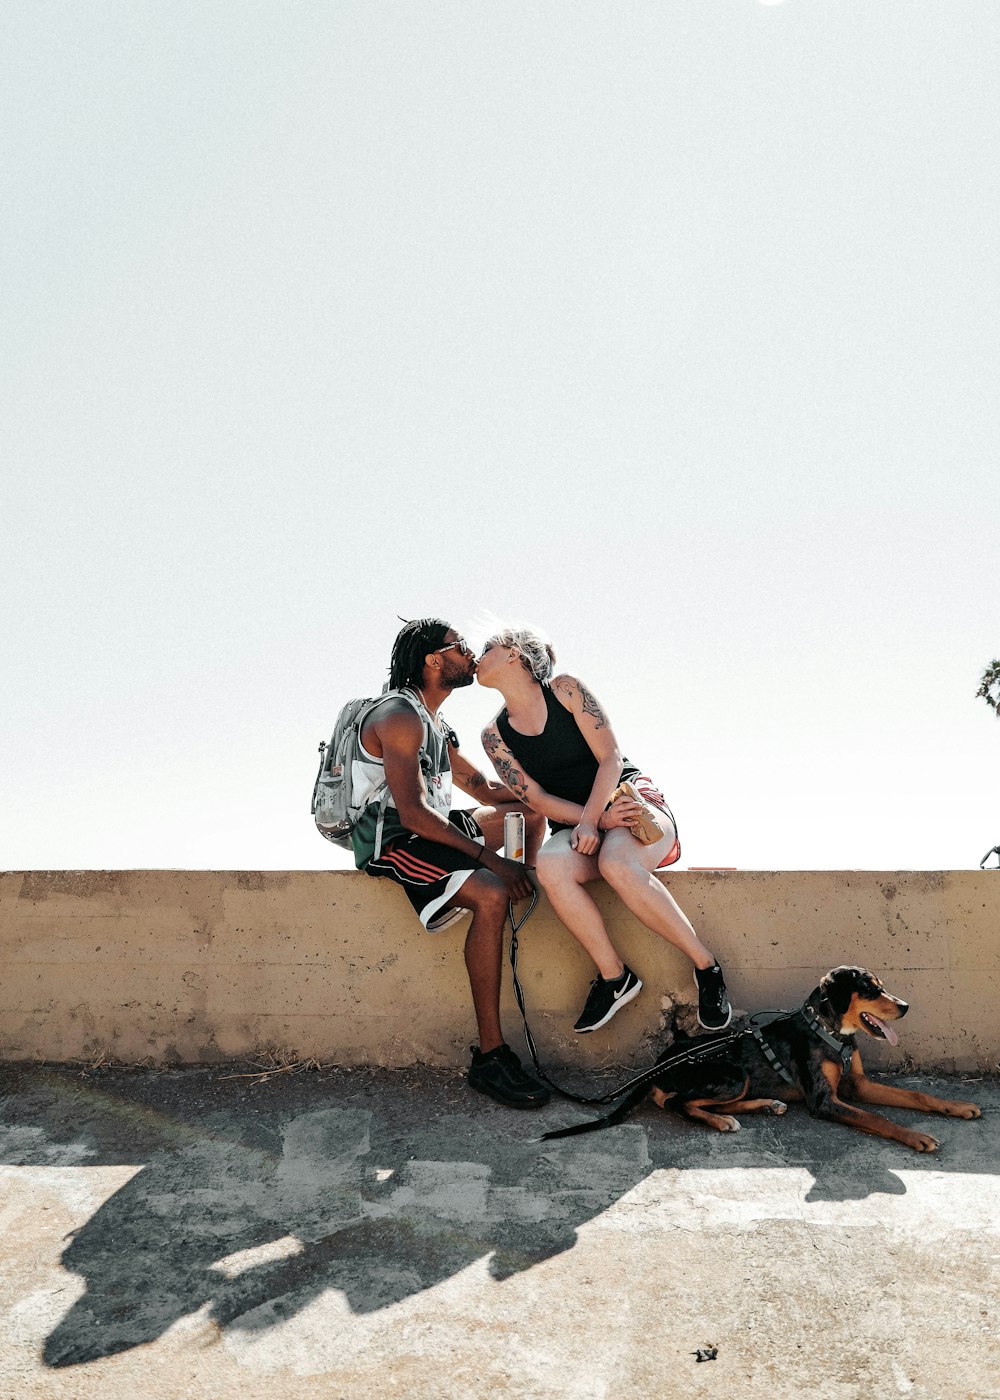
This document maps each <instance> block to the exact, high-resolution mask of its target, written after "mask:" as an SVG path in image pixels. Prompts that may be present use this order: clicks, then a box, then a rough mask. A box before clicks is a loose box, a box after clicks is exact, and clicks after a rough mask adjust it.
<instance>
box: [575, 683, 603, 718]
mask: <svg viewBox="0 0 1000 1400" xmlns="http://www.w3.org/2000/svg"><path fill="white" fill-rule="evenodd" d="M576 684H577V689H578V690H579V692H580V699H581V700H582V701H583V713H584V714H585V715H590V717H591V719H593V721H594V728H595V729H603V728H604V726H605V725H606V724H607V722H608V717H607V715H606V714H605V713H604V711H603V710H602V709H601V707H600V705H599V704H598V703H597V697H596V696H595V695H593V694H592V693H591V692H590V691H589V690H588V689H587V687H586V686H585V685H584V683H583V681H577V683H576Z"/></svg>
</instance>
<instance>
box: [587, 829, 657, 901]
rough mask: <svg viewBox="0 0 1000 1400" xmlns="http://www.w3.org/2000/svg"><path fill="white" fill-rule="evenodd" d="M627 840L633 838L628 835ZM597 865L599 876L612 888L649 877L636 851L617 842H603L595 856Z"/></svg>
mask: <svg viewBox="0 0 1000 1400" xmlns="http://www.w3.org/2000/svg"><path fill="white" fill-rule="evenodd" d="M629 840H630V842H632V841H633V838H632V837H629ZM597 866H598V869H599V870H600V872H601V877H602V878H603V879H604V880H606V881H607V883H608V884H609V885H610V886H611V888H612V889H618V888H620V887H621V886H622V885H630V884H635V883H636V881H638V880H642V881H646V880H648V879H649V872H648V871H647V870H645V869H644V868H643V866H642V864H641V863H640V861H639V858H638V851H637V850H636V851H633V850H630V849H629V848H628V847H627V846H624V845H622V844H619V843H618V842H610V841H606V842H605V844H604V845H603V846H602V847H601V851H600V854H599V855H598V857H597Z"/></svg>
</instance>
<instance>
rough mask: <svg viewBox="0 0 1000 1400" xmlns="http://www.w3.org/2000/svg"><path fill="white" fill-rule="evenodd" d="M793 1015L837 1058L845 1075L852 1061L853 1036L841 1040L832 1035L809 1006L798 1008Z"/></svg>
mask: <svg viewBox="0 0 1000 1400" xmlns="http://www.w3.org/2000/svg"><path fill="white" fill-rule="evenodd" d="M795 1014H796V1016H800V1017H801V1018H802V1020H803V1021H805V1023H806V1028H807V1029H808V1030H810V1031H812V1033H813V1035H815V1036H817V1037H818V1038H819V1039H820V1040H821V1041H822V1042H823V1044H824V1045H825V1046H827V1048H828V1049H830V1050H832V1051H833V1052H834V1054H835V1055H837V1056H839V1058H840V1063H841V1067H842V1070H843V1073H844V1074H847V1072H848V1071H849V1070H850V1068H851V1061H852V1060H853V1059H854V1050H855V1045H854V1036H853V1035H849V1036H846V1037H844V1038H841V1037H840V1036H839V1035H834V1033H833V1031H831V1030H829V1029H828V1028H827V1027H826V1026H824V1024H823V1022H822V1021H821V1020H820V1019H819V1017H818V1016H817V1015H816V1013H815V1011H814V1010H813V1009H812V1007H811V1006H800V1007H799V1009H798V1011H797V1012H796V1013H795Z"/></svg>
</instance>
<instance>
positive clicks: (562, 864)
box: [537, 846, 580, 890]
mask: <svg viewBox="0 0 1000 1400" xmlns="http://www.w3.org/2000/svg"><path fill="white" fill-rule="evenodd" d="M574 854H575V853H574V852H573V851H568V850H559V851H546V850H545V848H544V846H543V847H542V849H541V850H540V851H539V853H538V866H537V875H538V883H539V884H540V885H541V887H542V889H543V890H550V889H557V888H558V887H559V886H560V885H578V884H579V883H580V880H579V878H578V872H577V869H576V866H577V862H576V861H575V860H574Z"/></svg>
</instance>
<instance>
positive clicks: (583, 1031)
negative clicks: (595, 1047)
mask: <svg viewBox="0 0 1000 1400" xmlns="http://www.w3.org/2000/svg"><path fill="white" fill-rule="evenodd" d="M641 991H642V978H641V977H637V978H636V979H635V984H634V986H631V987H629V989H628V991H627V992H622V994H621V996H620V997H618V998H617V1000H615V1001H613V1002H612V1003H611V1005H610V1006H609V1007H608V1010H607V1012H606V1014H605V1015H604V1016H602V1017H601V1019H600V1020H599V1021H595V1022H594V1024H593V1025H592V1026H580V1027H576V1026H574V1027H573V1031H574V1033H575V1034H576V1035H590V1033H591V1031H599V1030H600V1029H601V1027H602V1026H606V1025H607V1024H608V1022H609V1021H610V1020H611V1018H612V1017H613V1016H617V1015H618V1013H619V1011H620V1010H621V1009H622V1007H623V1006H628V1004H629V1002H630V1001H634V1000H635V998H636V997H637V996H638V995H639V993H640V992H641Z"/></svg>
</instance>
